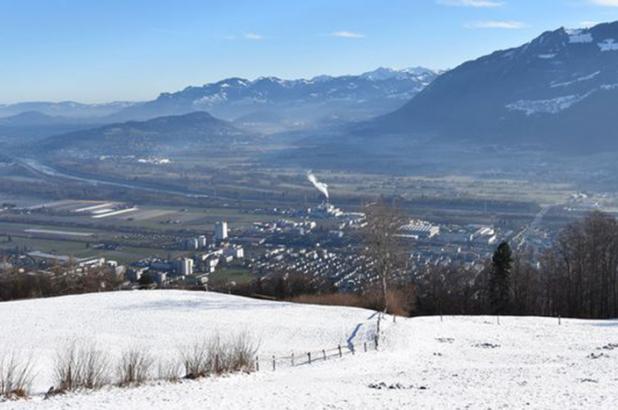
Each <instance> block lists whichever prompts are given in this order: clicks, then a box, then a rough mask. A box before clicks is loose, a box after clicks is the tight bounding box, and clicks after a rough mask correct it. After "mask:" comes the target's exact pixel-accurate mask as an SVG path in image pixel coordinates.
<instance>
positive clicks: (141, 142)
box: [37, 112, 251, 157]
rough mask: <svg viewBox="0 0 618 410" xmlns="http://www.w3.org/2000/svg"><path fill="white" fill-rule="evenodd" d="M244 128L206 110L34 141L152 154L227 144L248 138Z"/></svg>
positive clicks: (86, 151) (64, 149)
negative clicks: (216, 116)
mask: <svg viewBox="0 0 618 410" xmlns="http://www.w3.org/2000/svg"><path fill="white" fill-rule="evenodd" d="M250 139H251V137H250V136H248V135H247V134H246V133H244V132H243V131H240V130H238V129H237V128H235V127H234V126H233V125H231V124H230V123H228V122H226V121H223V120H220V119H217V118H215V117H213V116H211V115H210V114H208V113H206V112H194V113H190V114H185V115H179V116H167V117H159V118H155V119H152V120H148V121H129V122H125V123H118V124H111V125H105V126H102V127H99V128H94V129H88V130H82V131H76V132H71V133H67V134H63V135H57V136H53V137H50V138H47V139H45V140H44V141H42V142H40V143H38V144H37V148H38V149H39V150H41V151H43V152H50V151H51V152H55V153H62V154H67V155H77V156H80V157H91V156H99V155H154V154H163V153H170V152H189V151H199V150H200V149H203V148H205V147H208V146H219V147H227V146H232V145H233V144H235V143H237V142H244V141H248V140H250Z"/></svg>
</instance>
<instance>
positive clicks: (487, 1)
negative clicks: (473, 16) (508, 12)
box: [437, 0, 504, 8]
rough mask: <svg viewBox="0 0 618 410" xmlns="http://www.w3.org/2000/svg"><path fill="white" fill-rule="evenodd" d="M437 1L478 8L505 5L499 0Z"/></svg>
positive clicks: (444, 3) (450, 4) (438, 0)
mask: <svg viewBox="0 0 618 410" xmlns="http://www.w3.org/2000/svg"><path fill="white" fill-rule="evenodd" d="M437 3H438V4H441V5H443V6H458V7H476V8H491V7H501V6H503V5H504V2H503V1H498V0H437Z"/></svg>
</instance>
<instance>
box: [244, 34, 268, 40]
mask: <svg viewBox="0 0 618 410" xmlns="http://www.w3.org/2000/svg"><path fill="white" fill-rule="evenodd" d="M244 38H245V39H246V40H253V41H260V40H264V36H263V35H261V34H258V33H245V35H244Z"/></svg>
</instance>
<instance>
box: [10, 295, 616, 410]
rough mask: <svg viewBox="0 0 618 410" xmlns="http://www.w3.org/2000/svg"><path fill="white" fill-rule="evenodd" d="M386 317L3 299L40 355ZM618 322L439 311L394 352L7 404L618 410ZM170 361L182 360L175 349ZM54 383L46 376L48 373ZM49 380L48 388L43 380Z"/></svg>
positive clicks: (408, 332)
mask: <svg viewBox="0 0 618 410" xmlns="http://www.w3.org/2000/svg"><path fill="white" fill-rule="evenodd" d="M371 314H372V312H369V311H366V310H362V309H352V308H338V307H318V306H306V305H292V304H286V303H274V302H264V301H255V300H250V299H245V298H239V297H232V296H226V295H218V294H212V293H188V292H170V291H158V292H133V293H128V292H127V293H108V294H96V295H83V296H72V297H63V298H55V299H47V300H35V301H23V302H13V303H2V304H0V315H2V318H3V325H4V326H3V332H2V334H1V335H0V346H2V348H3V349H6V348H7V345H9V344H10V345H15V344H16V343H17V344H18V345H20V347H21V348H22V349H35V351H36V353H37V354H43V355H48V354H51V352H52V350H53V346H54V345H57V344H58V343H59V342H61V341H62V339H63V338H66V337H72V336H73V335H75V334H78V335H82V336H90V337H92V336H95V335H96V337H97V338H99V340H101V342H102V344H103V345H104V346H107V347H109V348H110V349H120V348H121V346H123V345H126V344H130V343H135V342H138V343H141V344H144V345H149V346H152V347H153V348H157V349H158V350H159V351H160V352H161V353H162V354H163V353H166V351H167V350H169V349H172V350H173V349H174V348H175V346H177V344H178V343H179V342H180V341H182V340H185V339H191V338H193V337H194V335H196V334H200V333H205V332H210V331H213V330H215V329H217V330H219V331H220V332H231V331H237V330H238V329H250V330H252V331H253V332H254V333H255V334H257V335H259V336H260V337H261V338H262V346H261V349H260V354H266V352H268V353H271V352H272V353H274V354H278V353H284V354H285V353H287V352H288V351H289V347H290V346H296V347H298V349H299V350H301V351H302V349H316V348H318V349H319V348H321V347H323V346H325V345H326V346H325V347H327V346H331V345H333V344H335V345H336V344H337V343H340V342H344V343H345V341H346V339H347V338H349V337H350V336H351V335H352V334H353V333H354V330H355V329H356V328H357V326H358V324H362V326H360V327H359V328H358V332H356V336H355V337H356V338H358V340H359V341H360V340H362V339H363V338H364V337H367V336H370V334H371V330H372V325H371V323H373V322H372V321H369V320H368V318H369V317H370V316H371ZM617 328H618V321H582V320H563V321H562V324H561V325H559V324H558V321H557V320H556V319H550V318H549V319H547V318H510V317H504V318H501V324H500V325H498V324H497V323H496V319H495V318H493V317H474V318H471V317H444V321H441V320H440V318H439V317H425V318H415V319H399V320H398V321H397V323H392V322H390V321H389V322H388V324H387V326H386V330H385V335H384V346H383V350H382V351H379V352H368V353H363V352H359V353H357V354H356V355H354V356H352V355H347V356H345V357H344V358H343V359H339V358H333V359H330V360H327V361H321V360H319V361H317V362H314V363H313V364H312V365H302V366H297V367H294V368H290V367H281V368H279V369H277V371H275V372H273V371H272V370H271V369H269V368H268V367H266V368H264V367H263V368H261V369H260V371H259V372H257V373H254V374H251V375H235V376H229V377H223V378H215V379H203V380H200V381H186V382H183V383H178V384H166V383H159V384H156V383H153V384H151V385H147V386H143V387H140V388H134V389H119V388H108V389H104V390H102V391H98V392H94V393H88V394H71V395H66V396H56V397H54V398H51V399H50V400H45V401H43V400H41V399H40V398H35V399H32V400H30V401H29V402H23V401H22V402H10V403H4V404H0V408H15V409H31V408H35V409H37V408H41V409H60V408H80V409H158V408H165V409H185V408H204V407H206V408H217V409H236V408H252V409H254V408H255V409H264V408H302V409H316V408H336V409H349V408H352V409H357V408H358V409H360V408H364V409H368V408H371V409H374V408H389V409H395V408H474V409H476V408H482V409H487V408H494V409H495V408H524V407H528V408H560V409H570V408H586V409H595V408H599V409H601V408H603V409H609V408H618V407H617V406H618V393H616V391H617V387H618V377H617V376H616V372H615V369H616V366H617V365H618V359H617V357H618V356H617V354H618V335H617V334H616V329H617ZM167 353H169V352H167ZM41 376H44V375H41ZM43 385H45V384H44V383H43V384H42V386H43Z"/></svg>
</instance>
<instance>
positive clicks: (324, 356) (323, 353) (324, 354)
mask: <svg viewBox="0 0 618 410" xmlns="http://www.w3.org/2000/svg"><path fill="white" fill-rule="evenodd" d="M322 357H323V358H324V360H326V350H324V349H322Z"/></svg>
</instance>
